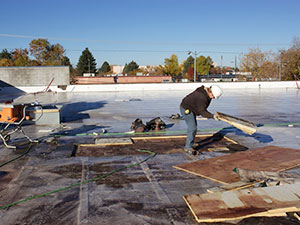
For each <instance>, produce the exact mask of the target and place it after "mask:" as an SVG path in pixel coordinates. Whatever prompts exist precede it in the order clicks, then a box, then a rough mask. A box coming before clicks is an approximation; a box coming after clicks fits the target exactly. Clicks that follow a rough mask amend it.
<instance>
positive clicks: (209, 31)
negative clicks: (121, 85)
mask: <svg viewBox="0 0 300 225" xmlns="http://www.w3.org/2000/svg"><path fill="white" fill-rule="evenodd" d="M299 10H300V1H299V0H284V1H283V0H211V1H208V0H103V1H102V0H98V1H96V0H81V1H80V0H51V1H50V0H26V1H25V0H13V1H4V0H3V1H2V2H1V14H0V51H2V49H5V48H6V49H8V50H13V49H15V48H29V43H30V41H31V40H32V39H37V38H39V37H41V38H48V40H49V41H50V43H51V44H56V43H59V44H60V45H62V46H63V47H64V48H65V49H66V56H68V57H69V58H70V60H71V63H72V64H73V65H74V66H76V64H77V63H78V59H79V57H80V55H81V53H82V51H83V50H84V49H85V48H86V47H88V48H89V50H90V51H91V52H92V54H93V56H94V57H95V59H96V63H97V67H101V65H102V63H103V62H104V61H107V62H108V63H109V64H116V65H124V64H125V63H129V62H131V61H132V60H133V61H135V62H136V63H137V64H138V65H163V64H164V59H165V58H169V57H170V56H171V55H172V54H176V55H177V56H178V59H179V63H181V62H182V61H183V60H185V59H186V58H187V57H188V55H187V53H186V52H187V51H189V50H190V51H192V52H195V51H196V53H197V56H199V55H204V56H210V57H211V58H212V59H213V61H214V62H215V63H217V64H218V65H221V64H222V65H223V66H225V65H227V66H234V61H235V57H236V58H237V63H238V62H239V60H238V59H239V56H240V54H241V53H244V54H245V53H247V52H248V51H249V49H250V48H256V47H258V48H260V49H261V50H262V51H269V50H272V51H273V52H278V50H279V49H287V48H289V47H290V46H291V44H292V41H293V38H294V37H300V29H299V24H300V16H299ZM221 58H222V60H221Z"/></svg>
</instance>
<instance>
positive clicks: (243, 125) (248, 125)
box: [216, 112, 257, 135]
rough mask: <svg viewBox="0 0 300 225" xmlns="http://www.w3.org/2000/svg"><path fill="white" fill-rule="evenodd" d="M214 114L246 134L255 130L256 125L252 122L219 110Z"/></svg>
mask: <svg viewBox="0 0 300 225" xmlns="http://www.w3.org/2000/svg"><path fill="white" fill-rule="evenodd" d="M216 114H217V116H218V117H219V119H220V120H222V121H224V122H226V123H229V124H230V125H232V126H234V127H236V128H238V129H240V130H242V131H244V132H245V133H247V134H250V135H252V134H254V133H255V132H256V131H257V127H256V125H255V124H254V123H252V122H249V121H247V120H244V119H240V118H237V117H234V116H230V115H227V114H224V113H220V112H217V113H216Z"/></svg>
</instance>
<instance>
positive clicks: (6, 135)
mask: <svg viewBox="0 0 300 225" xmlns="http://www.w3.org/2000/svg"><path fill="white" fill-rule="evenodd" d="M32 107H36V108H39V109H41V111H43V110H42V106H41V105H38V104H35V103H32V104H21V105H20V104H19V105H14V104H11V103H9V104H0V108H2V110H1V111H0V123H2V126H1V130H0V138H1V139H2V141H3V144H4V145H5V146H6V147H7V148H12V149H16V148H17V147H16V146H12V145H9V144H8V142H9V140H10V137H11V135H12V134H14V133H16V132H17V131H20V132H21V133H22V134H23V135H24V136H25V137H26V138H27V140H29V141H30V142H38V141H36V140H32V139H31V138H30V137H29V136H28V135H26V134H25V132H24V130H23V129H22V125H23V122H24V121H26V120H32V121H36V120H38V119H40V117H41V116H42V113H41V115H40V117H39V118H38V119H35V120H33V119H32V118H30V116H29V114H28V112H27V110H28V109H29V108H32Z"/></svg>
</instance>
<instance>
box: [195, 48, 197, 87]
mask: <svg viewBox="0 0 300 225" xmlns="http://www.w3.org/2000/svg"><path fill="white" fill-rule="evenodd" d="M194 55H195V58H194V82H196V80H197V78H196V75H197V63H196V60H197V52H196V51H195V52H194Z"/></svg>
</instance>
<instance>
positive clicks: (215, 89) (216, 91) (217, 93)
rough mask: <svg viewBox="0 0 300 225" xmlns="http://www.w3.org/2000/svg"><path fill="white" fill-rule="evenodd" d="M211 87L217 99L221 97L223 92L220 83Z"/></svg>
mask: <svg viewBox="0 0 300 225" xmlns="http://www.w3.org/2000/svg"><path fill="white" fill-rule="evenodd" d="M210 89H211V92H212V94H213V95H214V97H215V99H218V98H220V96H221V95H222V94H223V91H222V89H221V88H220V87H219V86H218V85H212V86H211V87H210Z"/></svg>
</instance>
